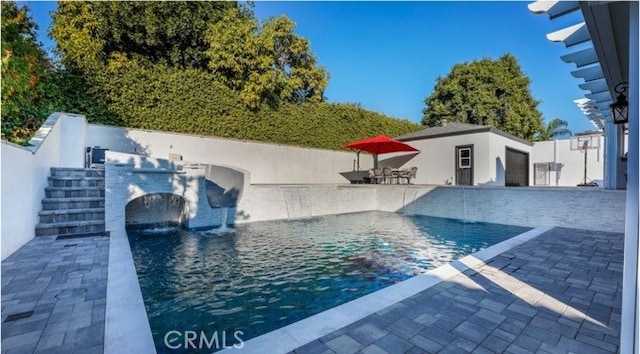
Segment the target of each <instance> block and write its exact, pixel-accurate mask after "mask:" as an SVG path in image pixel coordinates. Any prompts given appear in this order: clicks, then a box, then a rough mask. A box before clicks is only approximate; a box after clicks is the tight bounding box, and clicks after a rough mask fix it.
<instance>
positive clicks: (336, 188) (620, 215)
mask: <svg viewBox="0 0 640 354" xmlns="http://www.w3.org/2000/svg"><path fill="white" fill-rule="evenodd" d="M625 195H626V193H625V191H615V190H601V189H596V188H531V187H529V188H517V187H459V186H415V185H411V186H401V185H399V186H394V185H353V186H352V185H288V186H284V185H280V186H278V185H258V186H255V185H253V186H251V187H250V188H249V189H248V190H247V191H246V192H245V197H244V198H243V199H241V200H240V204H239V205H238V215H237V220H236V222H250V221H262V220H274V219H289V218H302V217H313V216H321V215H327V214H339V213H349V212H358V211H368V210H383V211H391V212H399V213H403V214H408V215H428V216H436V217H443V218H453V219H462V220H467V221H478V222H492V223H501V224H508V225H518V226H529V227H539V226H561V227H570V228H583V229H591V230H602V231H612V232H624V209H625ZM596 210H597V212H596Z"/></svg>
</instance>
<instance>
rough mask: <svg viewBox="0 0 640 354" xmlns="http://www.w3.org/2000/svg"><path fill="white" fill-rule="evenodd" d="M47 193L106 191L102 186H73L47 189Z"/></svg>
mask: <svg viewBox="0 0 640 354" xmlns="http://www.w3.org/2000/svg"><path fill="white" fill-rule="evenodd" d="M44 189H45V190H46V191H82V190H94V189H104V187H100V186H71V187H45V188H44Z"/></svg>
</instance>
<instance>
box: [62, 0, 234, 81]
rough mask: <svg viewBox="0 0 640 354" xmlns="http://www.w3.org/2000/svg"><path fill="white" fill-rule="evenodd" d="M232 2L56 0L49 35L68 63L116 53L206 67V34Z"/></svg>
mask: <svg viewBox="0 0 640 354" xmlns="http://www.w3.org/2000/svg"><path fill="white" fill-rule="evenodd" d="M236 6H238V5H237V4H236V3H235V2H232V1H123V2H119V1H91V2H68V1H62V2H59V3H58V9H57V11H56V12H55V13H54V14H53V25H52V29H51V35H52V37H53V38H55V40H56V42H57V44H58V50H59V54H60V55H61V57H62V58H63V63H64V64H65V65H67V66H69V65H70V66H77V67H81V68H83V67H86V66H87V65H96V64H99V63H101V64H104V63H105V62H106V60H108V59H109V58H110V57H111V56H112V55H113V54H116V53H120V54H124V55H126V56H127V57H128V58H134V59H138V60H144V61H148V62H150V63H163V64H167V65H169V66H175V67H180V68H200V69H206V67H207V62H208V59H207V58H206V56H205V54H204V53H205V51H206V50H207V49H208V47H209V45H208V43H207V41H206V40H205V33H206V30H207V28H208V26H209V25H210V24H211V23H215V22H216V21H218V20H220V18H221V15H222V13H223V10H224V9H226V8H235V7H236Z"/></svg>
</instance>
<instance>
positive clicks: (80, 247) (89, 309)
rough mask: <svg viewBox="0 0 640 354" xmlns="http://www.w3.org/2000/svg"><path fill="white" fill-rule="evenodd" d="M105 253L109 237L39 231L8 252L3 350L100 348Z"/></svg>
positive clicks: (4, 266) (98, 350)
mask: <svg viewBox="0 0 640 354" xmlns="http://www.w3.org/2000/svg"><path fill="white" fill-rule="evenodd" d="M108 254H109V238H108V237H84V238H70V239H64V240H63V239H61V240H56V237H55V236H42V237H36V238H35V239H33V240H31V241H30V242H28V243H27V244H26V245H25V246H23V247H22V248H20V249H19V250H18V251H16V252H15V253H14V254H12V255H11V256H9V257H7V259H5V260H4V261H3V262H2V353H34V352H35V353H102V351H103V344H104V318H105V303H106V288H107V263H108ZM31 311H33V312H32V313H31ZM25 312H26V314H25ZM15 314H25V316H26V315H28V317H27V318H22V319H17V320H13V321H12V320H11V318H10V319H9V320H8V319H7V317H9V316H10V315H15Z"/></svg>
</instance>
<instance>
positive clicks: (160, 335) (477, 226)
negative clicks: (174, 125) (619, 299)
mask: <svg viewBox="0 0 640 354" xmlns="http://www.w3.org/2000/svg"><path fill="white" fill-rule="evenodd" d="M527 230H529V228H525V227H516V226H507V225H498V224H488V223H464V222H461V221H459V220H452V219H442V218H434V217H426V216H404V215H400V214H396V213H388V212H377V211H375V212H363V213H354V214H343V215H332V216H324V217H318V218H313V219H306V220H293V221H291V220H289V221H270V222H256V223H251V224H242V225H238V226H236V228H235V229H233V230H227V231H223V232H218V231H216V232H209V233H208V232H193V231H188V230H163V229H151V230H150V229H146V230H145V229H128V230H127V232H128V235H129V242H130V244H131V251H132V253H133V258H134V263H135V266H136V271H137V274H138V279H139V282H140V288H141V290H142V295H143V298H144V302H145V307H146V310H147V315H148V318H149V323H150V325H151V330H152V332H153V337H154V342H155V345H156V349H157V350H158V352H166V351H169V348H167V346H166V344H165V335H166V334H167V333H168V332H170V331H178V332H181V333H184V332H185V331H196V332H201V331H206V332H208V333H212V332H213V331H218V332H219V333H223V332H226V333H228V336H232V334H231V333H234V332H235V331H242V340H245V341H246V340H248V339H250V338H253V337H256V336H258V335H260V334H264V333H266V332H269V331H272V330H274V329H277V328H280V327H283V326H285V325H287V324H290V323H293V322H295V321H298V320H300V319H303V318H306V317H309V316H311V315H313V314H316V313H319V312H322V311H324V310H327V309H329V308H332V307H334V306H337V305H339V304H342V303H345V302H347V301H350V300H353V299H355V298H358V297H361V296H363V295H365V294H368V293H371V292H374V291H376V290H378V289H381V288H384V287H386V286H389V285H392V284H394V283H397V282H399V281H402V280H405V279H408V278H409V277H412V276H414V275H416V274H419V273H422V272H425V271H427V270H430V269H433V268H435V267H438V266H440V265H443V264H446V263H448V262H450V261H452V260H454V259H458V258H461V257H463V256H465V255H468V254H471V253H474V252H477V251H479V250H481V249H484V248H486V247H488V246H491V245H493V244H496V243H498V242H501V241H504V240H506V239H508V238H510V237H513V236H516V235H518V234H520V233H522V232H525V231H527ZM171 352H175V351H171Z"/></svg>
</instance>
